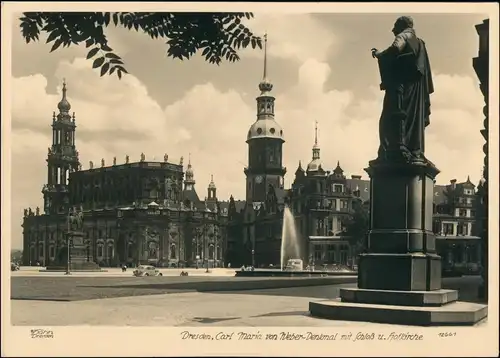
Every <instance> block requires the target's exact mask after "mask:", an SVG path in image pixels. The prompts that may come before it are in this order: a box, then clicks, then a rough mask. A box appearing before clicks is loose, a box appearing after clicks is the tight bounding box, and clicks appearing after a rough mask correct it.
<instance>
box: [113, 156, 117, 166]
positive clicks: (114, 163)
mask: <svg viewBox="0 0 500 358" xmlns="http://www.w3.org/2000/svg"><path fill="white" fill-rule="evenodd" d="M113 165H116V157H113Z"/></svg>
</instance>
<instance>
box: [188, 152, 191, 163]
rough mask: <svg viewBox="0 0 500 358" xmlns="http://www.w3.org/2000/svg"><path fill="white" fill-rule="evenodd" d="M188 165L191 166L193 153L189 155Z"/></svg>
mask: <svg viewBox="0 0 500 358" xmlns="http://www.w3.org/2000/svg"><path fill="white" fill-rule="evenodd" d="M188 165H191V153H188Z"/></svg>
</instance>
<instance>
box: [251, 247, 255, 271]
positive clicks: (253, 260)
mask: <svg viewBox="0 0 500 358" xmlns="http://www.w3.org/2000/svg"><path fill="white" fill-rule="evenodd" d="M252 267H255V250H254V249H252Z"/></svg>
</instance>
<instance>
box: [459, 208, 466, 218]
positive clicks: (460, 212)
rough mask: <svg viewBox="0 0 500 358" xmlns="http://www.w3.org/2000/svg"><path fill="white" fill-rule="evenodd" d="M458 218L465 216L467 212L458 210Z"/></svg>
mask: <svg viewBox="0 0 500 358" xmlns="http://www.w3.org/2000/svg"><path fill="white" fill-rule="evenodd" d="M458 216H464V217H465V216H467V210H465V209H459V210H458Z"/></svg>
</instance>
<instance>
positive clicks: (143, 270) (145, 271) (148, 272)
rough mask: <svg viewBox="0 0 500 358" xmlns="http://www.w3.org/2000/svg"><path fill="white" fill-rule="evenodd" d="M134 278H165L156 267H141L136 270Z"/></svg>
mask: <svg viewBox="0 0 500 358" xmlns="http://www.w3.org/2000/svg"><path fill="white" fill-rule="evenodd" d="M134 276H136V277H140V276H163V275H162V273H161V272H160V270H158V269H157V268H156V267H154V266H149V265H140V266H139V267H137V268H136V269H135V270H134Z"/></svg>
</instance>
